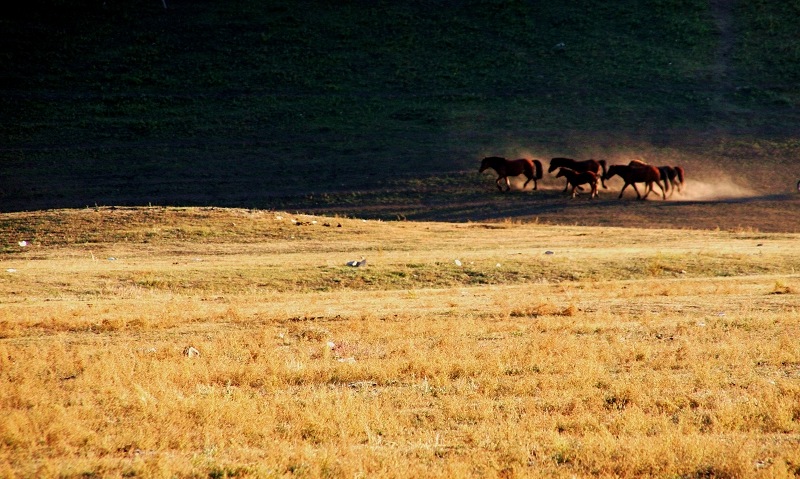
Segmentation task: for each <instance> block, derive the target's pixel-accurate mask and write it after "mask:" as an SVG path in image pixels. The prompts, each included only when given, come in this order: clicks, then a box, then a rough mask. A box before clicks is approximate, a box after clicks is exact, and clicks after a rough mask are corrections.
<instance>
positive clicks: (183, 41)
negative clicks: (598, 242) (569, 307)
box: [0, 0, 800, 227]
mask: <svg viewBox="0 0 800 479" xmlns="http://www.w3.org/2000/svg"><path fill="white" fill-rule="evenodd" d="M167 6H168V8H166V9H165V8H163V4H162V2H158V1H151V2H100V1H83V2H62V1H55V0H49V1H47V0H39V1H37V2H34V3H31V4H30V6H27V7H26V8H25V9H23V11H22V12H19V13H16V14H14V16H10V17H8V18H5V19H3V20H0V22H1V23H2V29H1V31H2V32H3V33H2V35H3V37H4V38H3V41H2V43H1V44H2V47H0V49H2V51H0V54H2V56H3V58H4V59H5V61H4V65H5V66H4V68H3V70H2V78H0V89H2V96H1V98H0V108H2V112H3V115H2V118H3V119H2V126H1V127H0V137H1V138H2V143H1V144H0V162H1V163H0V164H2V175H0V210H2V211H13V210H29V209H41V208H52V207H83V206H87V205H95V204H98V205H112V204H114V205H147V204H154V205H216V206H244V207H255V208H284V209H293V210H313V211H316V212H319V213H340V214H348V215H359V216H377V217H384V218H396V217H405V218H412V219H413V218H420V219H422V218H432V219H450V220H456V221H463V220H468V219H479V218H480V219H492V218H500V217H520V218H531V217H542V218H547V214H548V211H550V210H553V209H559V208H561V209H563V208H567V207H568V208H573V209H574V208H575V206H574V205H575V203H573V205H567V204H566V203H565V200H564V199H563V198H561V197H560V195H559V194H558V190H557V188H558V186H557V185H558V184H560V183H558V182H556V181H555V180H554V179H552V178H545V185H546V186H548V187H549V188H551V190H552V191H549V192H541V193H542V194H539V195H538V196H536V194H535V193H531V194H528V193H525V195H526V196H525V197H524V199H523V200H520V197H519V196H518V195H517V196H512V197H510V198H511V199H509V198H505V199H500V198H498V197H497V195H496V193H495V192H494V191H493V185H491V180H490V179H489V178H488V177H480V176H478V175H477V173H476V168H477V161H478V160H479V159H480V157H482V156H485V155H488V154H500V155H506V156H515V155H527V156H532V157H537V158H541V159H543V160H545V161H546V159H547V158H549V157H551V156H565V155H567V156H575V157H578V158H588V157H604V158H607V159H608V160H609V161H610V162H626V161H628V160H629V159H631V158H645V159H647V160H648V161H651V162H653V163H660V162H670V163H671V164H675V163H680V164H683V165H686V166H687V167H688V168H687V170H688V171H690V172H691V175H692V176H691V178H693V179H694V180H695V181H699V182H703V183H714V182H716V181H717V179H719V178H720V175H724V176H725V178H727V179H730V181H731V183H732V185H733V187H734V189H740V190H746V191H749V192H752V193H753V195H754V196H756V197H758V196H760V195H774V194H779V195H786V194H787V193H789V192H790V191H791V190H793V189H794V181H796V180H794V178H795V177H797V179H800V166H798V164H797V161H796V159H797V157H798V153H800V140H798V137H797V132H798V131H800V111H799V110H798V104H799V103H800V87H798V85H800V45H798V43H797V42H796V38H797V37H798V33H800V30H799V29H798V26H797V23H796V21H795V19H796V18H797V14H800V10H798V8H800V7H798V6H797V5H788V4H785V3H783V2H777V1H772V2H769V1H763V2H732V1H723V0H712V1H711V2H708V1H700V0H651V1H646V2H638V1H623V2H614V3H613V4H606V3H603V2H588V1H586V2H582V1H578V2H569V5H566V6H565V5H561V4H559V3H558V2H515V1H475V2H456V3H450V2H437V1H419V2H401V3H397V2H350V3H340V4H331V3H330V2H314V1H309V2H268V4H264V2H256V1H239V2H222V3H220V2H184V1H168V2H167ZM751 165H756V166H755V167H752V166H751ZM743 168H747V170H749V171H748V174H747V175H742V174H741V173H742V172H743ZM787 178H788V181H787ZM619 186H620V185H615V187H616V188H617V189H616V190H614V191H610V192H603V196H602V198H603V199H604V201H607V202H610V201H611V200H612V199H616V198H615V196H616V192H617V191H618V188H619ZM723 196H724V195H723ZM725 197H726V198H728V199H730V196H725ZM770 198H771V201H772V200H774V201H777V206H774V208H778V209H782V208H785V206H783V205H784V203H786V202H788V204H789V205H790V207H791V208H795V209H796V208H797V201H795V200H793V199H791V197H788V196H786V197H784V196H781V197H779V198H778V199H777V200H776V199H775V198H773V197H770ZM684 199H686V198H684ZM708 199H710V200H714V199H716V197H715V196H713V195H712V196H711V197H707V198H705V199H704V198H701V200H702V201H705V200H708ZM498 201H500V202H506V201H511V202H513V203H511V204H509V205H507V206H509V207H510V208H506V207H495V206H493V205H495V204H496V203H497V202H498ZM649 203H652V202H648V207H650V206H649ZM694 206H697V204H695V205H694ZM700 206H702V205H700ZM767 206H768V205H767ZM580 208H584V206H580ZM768 208H773V207H772V206H768ZM581 211H583V213H581V214H576V215H575V218H576V219H574V220H571V221H578V222H583V221H584V220H582V219H581V218H582V217H586V218H593V217H597V216H598V215H597V214H595V213H594V212H587V211H586V210H585V209H584V210H581ZM603 211H605V209H604V210H603ZM736 211H738V209H737V210H736ZM601 216H603V215H601ZM604 216H605V217H606V218H605V219H606V220H607V221H609V222H615V221H618V220H617V219H615V218H618V217H619V216H620V215H619V214H618V213H617V212H612V211H609V212H608V213H604ZM712 216H718V215H716V214H713V215H712ZM760 216H762V215H759V214H756V215H755V216H754V217H750V216H747V217H741V218H735V219H734V220H733V224H731V225H727V224H726V225H723V226H736V224H739V225H747V224H750V222H751V221H752V220H753V218H758V217H760ZM558 217H559V216H558V215H555V216H553V218H552V220H553V221H558ZM588 222H589V223H592V222H591V221H588ZM623 224H624V223H623ZM703 226H708V225H705V224H704V225H703ZM718 226H719V224H718ZM756 226H757V227H758V225H756Z"/></svg>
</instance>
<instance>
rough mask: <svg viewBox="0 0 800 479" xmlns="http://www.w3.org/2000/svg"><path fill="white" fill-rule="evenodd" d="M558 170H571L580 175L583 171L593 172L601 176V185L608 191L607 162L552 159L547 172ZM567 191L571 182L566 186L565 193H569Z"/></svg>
mask: <svg viewBox="0 0 800 479" xmlns="http://www.w3.org/2000/svg"><path fill="white" fill-rule="evenodd" d="M556 168H569V169H570V170H575V171H577V172H578V173H580V172H582V171H591V172H592V173H594V174H595V175H598V176H600V183H602V185H603V188H605V189H608V186H606V182H605V176H606V160H584V161H578V160H573V159H572V158H551V159H550V168H548V169H547V172H548V173H552V172H554V171H556ZM601 169H602V171H603V174H602V175H600V170H601ZM567 189H569V180H567V184H566V186H564V193H566V192H567Z"/></svg>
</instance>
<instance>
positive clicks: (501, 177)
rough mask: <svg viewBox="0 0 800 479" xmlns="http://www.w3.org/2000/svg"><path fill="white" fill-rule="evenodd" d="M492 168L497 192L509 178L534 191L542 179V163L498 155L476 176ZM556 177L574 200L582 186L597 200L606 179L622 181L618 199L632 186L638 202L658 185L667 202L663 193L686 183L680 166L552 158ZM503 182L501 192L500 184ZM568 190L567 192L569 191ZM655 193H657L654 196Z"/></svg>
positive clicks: (488, 159)
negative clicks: (641, 186) (517, 178)
mask: <svg viewBox="0 0 800 479" xmlns="http://www.w3.org/2000/svg"><path fill="white" fill-rule="evenodd" d="M488 169H492V170H494V171H495V172H496V173H497V180H495V184H496V185H497V189H498V190H500V191H509V190H510V189H511V181H510V178H512V177H515V176H519V175H525V177H526V178H527V180H526V181H525V184H523V185H522V188H523V189H524V188H525V187H526V186H528V183H530V182H531V181H532V182H533V189H534V190H536V189H538V187H539V185H538V183H537V180H541V179H542V177H543V176H544V173H543V168H542V162H541V161H539V160H529V159H527V158H520V159H518V160H507V159H505V158H502V157H499V156H488V157H486V158H484V159H483V160H482V161H481V167H480V169H479V170H478V171H479V172H480V173H483V172H484V171H486V170H488ZM556 170H558V171H557V172H556V178H565V179H566V186H565V187H564V192H565V193H566V192H568V191H569V192H570V194H571V196H572V198H575V196H576V195H577V192H578V191H582V190H583V185H586V186H588V187H589V188H590V190H591V196H590V198H595V197H597V189H598V184H599V185H602V186H603V188H606V189H608V187H607V186H606V180H608V179H610V178H612V177H614V176H619V177H620V178H622V180H623V181H624V182H625V184H624V185H623V186H622V190H620V192H619V197H620V198H622V193H624V192H625V189H626V188H627V187H628V186H632V187H633V190H634V191H635V192H636V197H637V198H638V199H645V198H647V196H648V195H649V194H650V193H652V192H653V185H658V187H659V188H660V189H661V197H662V198H663V199H665V200H666V199H667V197H668V196H667V194H669V196H670V197H671V196H672V194H673V193H674V192H675V191H676V190H677V191H678V192H683V190H684V188H685V186H686V182H685V180H684V171H683V168H681V167H680V166H653V165H649V164H647V163H645V162H644V161H641V160H633V161H631V162H630V163H628V164H627V165H610V166H608V165H607V162H606V160H584V161H579V160H573V159H572V158H552V159H551V160H550V166H549V168H548V169H547V172H548V173H553V172H554V171H556ZM503 182H505V186H506V187H505V189H503V186H502V183H503ZM636 183H644V185H645V189H644V195H642V194H640V193H639V189H638V188H637V187H636ZM570 188H571V190H570ZM656 194H658V193H656Z"/></svg>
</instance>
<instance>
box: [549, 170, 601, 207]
mask: <svg viewBox="0 0 800 479" xmlns="http://www.w3.org/2000/svg"><path fill="white" fill-rule="evenodd" d="M561 177H566V178H567V183H568V184H570V185H572V197H573V198H575V190H576V189H577V188H578V187H579V186H580V185H589V186H590V187H591V188H592V196H590V197H589V199H590V200H591V199H592V198H595V197H596V196H597V183H598V181H599V178H598V177H597V175H596V174H594V173H593V172H591V171H580V172H578V171H575V170H572V169H570V168H563V167H562V168H561V169H559V170H558V174H557V175H556V178H561Z"/></svg>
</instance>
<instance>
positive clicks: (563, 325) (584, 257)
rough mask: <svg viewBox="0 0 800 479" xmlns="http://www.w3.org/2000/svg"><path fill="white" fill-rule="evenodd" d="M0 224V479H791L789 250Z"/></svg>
mask: <svg viewBox="0 0 800 479" xmlns="http://www.w3.org/2000/svg"><path fill="white" fill-rule="evenodd" d="M0 220H2V228H0V235H2V238H0V241H2V244H3V245H4V250H3V251H2V253H0V262H1V263H2V271H0V301H1V304H0V384H2V387H1V388H0V410H2V414H3V421H0V475H2V476H4V477H411V476H414V477H573V476H584V477H585V476H595V477H643V476H645V477H685V478H700V477H731V478H732V477H794V476H797V475H800V461H798V457H800V406H798V405H799V404H800V346H798V343H797V337H798V333H799V332H800V299H798V298H800V296H798V294H800V250H798V249H797V248H796V245H797V244H798V240H800V238H799V237H798V234H797V233H764V232H755V231H724V230H720V231H698V230H688V229H685V230H669V229H646V230H639V229H633V228H614V227H570V226H553V225H549V226H546V225H537V224H532V223H515V222H505V223H503V222H501V223H461V224H452V223H436V222H429V223H412V222H381V221H363V220H360V219H354V218H347V217H324V216H307V215H294V214H288V213H281V212H275V211H265V210H236V209H218V208H217V209H215V208H205V209H197V208H194V209H176V208H155V207H154V208H143V209H142V208H140V209H126V208H116V209H110V208H99V209H85V210H62V211H44V212H35V213H7V214H3V215H2V217H0ZM23 240H24V241H27V244H26V245H25V246H20V245H19V241H23ZM362 256H363V257H365V258H366V260H367V265H366V267H362V268H353V267H349V266H346V264H345V263H346V262H348V261H350V260H353V259H359V258H360V257H362ZM456 260H458V263H460V265H459V264H458V263H457V262H456ZM190 347H191V348H194V349H195V350H196V353H197V354H194V351H192V353H190V354H187V350H188V348H190Z"/></svg>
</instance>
